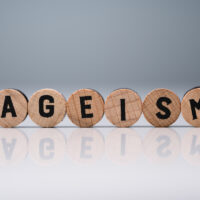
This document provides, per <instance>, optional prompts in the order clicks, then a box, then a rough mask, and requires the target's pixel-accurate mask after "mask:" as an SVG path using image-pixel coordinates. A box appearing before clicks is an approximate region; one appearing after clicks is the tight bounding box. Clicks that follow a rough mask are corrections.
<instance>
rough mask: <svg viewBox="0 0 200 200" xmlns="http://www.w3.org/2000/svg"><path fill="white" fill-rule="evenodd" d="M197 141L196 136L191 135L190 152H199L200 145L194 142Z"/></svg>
mask: <svg viewBox="0 0 200 200" xmlns="http://www.w3.org/2000/svg"><path fill="white" fill-rule="evenodd" d="M196 143H197V136H196V135H193V137H192V145H191V151H190V154H191V155H194V154H195V153H198V154H199V153H200V145H198V144H196Z"/></svg>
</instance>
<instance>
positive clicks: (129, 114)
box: [104, 89, 142, 127]
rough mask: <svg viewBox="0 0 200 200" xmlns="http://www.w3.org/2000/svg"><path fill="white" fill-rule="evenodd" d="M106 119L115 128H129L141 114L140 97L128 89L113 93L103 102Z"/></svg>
mask: <svg viewBox="0 0 200 200" xmlns="http://www.w3.org/2000/svg"><path fill="white" fill-rule="evenodd" d="M104 110H105V115H106V118H107V119H108V120H109V121H110V122H111V123H112V124H113V125H115V126H118V127H129V126H132V125H133V124H135V123H136V122H137V121H138V120H139V118H140V116H141V114H142V101H141V98H140V96H139V95H138V94H137V93H136V92H134V91H133V90H130V89H118V90H115V91H113V92H112V93H111V94H110V95H109V96H108V97H107V99H106V102H105V109H104Z"/></svg>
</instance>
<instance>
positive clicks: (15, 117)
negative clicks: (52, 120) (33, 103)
mask: <svg viewBox="0 0 200 200" xmlns="http://www.w3.org/2000/svg"><path fill="white" fill-rule="evenodd" d="M27 107H28V100H27V98H26V97H25V95H24V94H23V93H22V92H20V91H19V90H15V89H5V90H1V91H0V126H2V127H5V128H11V127H15V126H17V125H18V124H20V123H21V122H23V121H24V120H25V118H26V116H27Z"/></svg>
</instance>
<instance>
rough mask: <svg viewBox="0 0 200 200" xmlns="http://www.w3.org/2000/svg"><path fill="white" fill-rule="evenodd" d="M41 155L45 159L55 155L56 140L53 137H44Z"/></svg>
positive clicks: (40, 146) (41, 142)
mask: <svg viewBox="0 0 200 200" xmlns="http://www.w3.org/2000/svg"><path fill="white" fill-rule="evenodd" d="M39 148H40V156H41V158H42V159H44V160H49V159H52V158H53V157H54V152H53V150H54V148H55V147H54V141H53V140H52V139H51V138H44V139H41V140H40V145H39Z"/></svg>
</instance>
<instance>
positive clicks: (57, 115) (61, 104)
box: [28, 89, 66, 127]
mask: <svg viewBox="0 0 200 200" xmlns="http://www.w3.org/2000/svg"><path fill="white" fill-rule="evenodd" d="M44 95H49V96H51V97H53V99H54V103H50V102H49V101H48V100H45V101H44V105H43V107H44V112H48V111H49V108H48V106H49V105H50V106H54V113H53V115H52V116H50V117H44V116H41V114H40V112H39V99H40V98H41V96H44ZM28 114H29V116H30V118H31V119H32V120H33V122H35V123H36V124H37V125H39V126H41V127H54V126H56V125H57V124H58V123H60V122H61V121H62V120H63V119H64V117H65V114H66V100H65V98H64V96H63V95H62V94H61V93H59V92H58V91H56V90H53V89H42V90H38V91H37V92H35V93H34V94H33V95H32V97H31V98H30V100H29V103H28Z"/></svg>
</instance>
